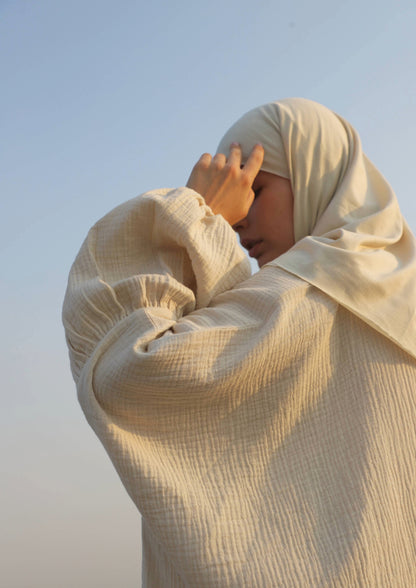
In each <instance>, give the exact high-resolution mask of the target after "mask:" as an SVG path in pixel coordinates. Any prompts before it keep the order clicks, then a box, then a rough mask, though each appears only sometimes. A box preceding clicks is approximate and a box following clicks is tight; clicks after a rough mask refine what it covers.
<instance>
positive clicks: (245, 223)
mask: <svg viewBox="0 0 416 588" xmlns="http://www.w3.org/2000/svg"><path fill="white" fill-rule="evenodd" d="M247 226H248V219H247V217H246V216H245V217H244V218H242V219H241V220H239V221H238V222H236V223H235V224H234V225H233V229H234V231H236V232H237V233H238V232H239V231H241V230H242V229H246V228H247Z"/></svg>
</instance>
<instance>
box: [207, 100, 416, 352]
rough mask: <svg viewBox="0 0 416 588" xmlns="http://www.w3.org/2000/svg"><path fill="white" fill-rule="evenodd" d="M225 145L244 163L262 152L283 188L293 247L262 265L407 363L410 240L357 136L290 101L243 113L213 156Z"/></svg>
mask: <svg viewBox="0 0 416 588" xmlns="http://www.w3.org/2000/svg"><path fill="white" fill-rule="evenodd" d="M233 141H237V142H239V143H240V145H241V147H242V151H243V163H244V161H245V160H246V159H247V157H248V155H249V153H250V151H251V149H252V147H253V145H254V144H255V143H257V142H260V143H262V144H263V146H264V148H265V157H264V162H263V165H262V169H263V170H264V171H267V172H270V173H274V174H276V175H279V176H282V177H285V178H288V179H290V181H291V185H292V190H293V194H294V229H295V241H296V242H295V245H294V246H293V247H292V248H291V249H290V250H289V251H288V252H286V253H285V254H283V255H281V256H280V257H278V258H276V259H275V260H273V261H271V262H269V263H268V264H266V265H268V266H278V267H280V268H283V269H285V270H286V271H288V272H290V273H292V274H294V275H296V276H298V277H300V278H302V279H303V280H305V281H306V282H309V283H310V284H313V285H314V286H316V287H317V288H319V289H320V290H322V291H323V292H325V293H326V294H327V295H328V296H330V297H331V298H333V299H334V300H336V301H337V302H338V303H339V304H341V305H342V306H344V307H345V308H347V309H348V310H350V311H351V312H352V313H354V314H355V315H356V316H358V317H360V318H361V319H362V320H363V321H365V322H366V323H367V324H369V325H371V326H372V327H373V328H375V329H376V330H377V331H379V332H380V333H382V334H384V335H385V336H386V337H388V338H389V339H391V340H392V341H394V342H395V343H396V344H397V345H399V346H400V347H401V348H403V349H404V350H406V351H407V352H408V353H410V354H411V355H413V356H414V357H416V241H415V238H414V236H413V234H412V232H411V231H410V229H409V227H408V225H407V223H406V221H405V220H404V218H403V216H402V214H401V211H400V209H399V205H398V202H397V198H396V196H395V194H394V192H393V190H392V188H391V186H390V185H389V183H388V182H387V181H386V180H385V178H384V177H383V176H382V174H381V173H380V172H379V171H378V170H377V169H376V167H375V166H374V165H373V164H372V163H371V161H369V159H368V158H367V157H366V156H365V154H364V153H363V152H362V147H361V141H360V138H359V135H358V133H357V132H356V130H355V129H354V128H353V127H352V126H351V125H350V124H349V123H348V122H347V121H345V120H344V119H343V118H342V117H340V116H338V115H337V114H335V113H333V112H332V111H330V110H329V109H327V108H325V107H324V106H322V105H320V104H317V103H316V102H313V101H311V100H306V99H301V98H291V99H285V100H281V101H279V102H272V103H269V104H265V105H263V106H260V107H258V108H255V109H253V110H251V111H250V112H248V113H247V114H245V115H244V116H243V117H242V118H241V119H240V120H238V121H237V122H236V123H235V124H234V125H233V126H232V127H231V128H230V129H229V131H228V132H227V133H226V134H225V136H224V137H223V139H222V140H221V142H220V145H219V147H218V150H217V151H218V152H222V153H226V154H228V152H229V146H230V144H231V143H232V142H233ZM263 267H264V266H263Z"/></svg>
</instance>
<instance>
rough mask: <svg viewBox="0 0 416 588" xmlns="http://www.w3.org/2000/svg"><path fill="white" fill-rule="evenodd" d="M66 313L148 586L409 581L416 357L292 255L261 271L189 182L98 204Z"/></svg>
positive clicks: (414, 553) (81, 382)
mask: <svg viewBox="0 0 416 588" xmlns="http://www.w3.org/2000/svg"><path fill="white" fill-rule="evenodd" d="M64 323H65V328H66V334H67V341H68V345H69V349H70V357H71V366H72V371H73V375H74V378H75V381H76V383H77V388H78V395H79V400H80V403H81V405H82V408H83V410H84V412H85V415H86V417H87V419H88V421H89V423H90V424H91V426H92V427H93V429H94V430H95V432H96V433H97V435H98V436H99V438H100V439H101V441H102V443H103V445H104V447H105V448H106V450H107V452H108V454H109V456H110V458H111V460H112V461H113V463H114V465H115V467H116V469H117V471H118V473H119V475H120V478H121V480H122V482H123V484H124V486H125V488H126V490H127V492H128V493H129V495H130V496H131V498H132V500H133V501H134V503H135V504H136V505H137V507H138V509H139V510H140V512H141V513H142V515H143V586H145V587H147V588H170V587H174V588H179V587H181V588H182V587H193V588H213V587H215V588H216V587H219V588H230V587H233V588H242V587H247V588H253V587H262V588H271V587H287V588H292V587H293V588H294V587H305V588H306V587H308V588H309V587H312V586H313V587H336V588H340V587H345V588H351V587H362V588H392V587H397V588H403V587H409V588H410V587H411V586H415V585H416V544H415V539H414V535H415V529H416V509H415V504H416V495H415V489H416V475H415V458H416V432H415V422H416V405H415V390H416V365H415V359H414V358H413V357H412V356H411V354H409V353H406V352H405V351H404V350H402V349H401V348H399V346H398V345H396V344H395V343H393V342H392V341H390V340H389V339H387V338H386V337H385V336H383V335H382V334H381V333H380V332H378V331H376V330H375V329H373V328H372V327H370V326H369V325H368V324H366V323H365V322H363V321H362V320H361V319H360V318H358V317H357V316H356V315H355V314H353V313H351V312H350V311H348V310H347V309H345V308H344V307H343V306H342V305H340V304H338V302H337V301H336V300H334V299H333V298H332V297H330V296H328V295H327V294H326V293H325V292H323V291H322V290H321V289H318V288H316V287H314V286H313V285H311V284H310V283H308V282H306V281H305V280H302V279H300V278H298V277H296V276H295V275H293V274H290V273H288V272H286V271H284V270H283V269H282V268H280V267H277V266H276V265H273V264H269V265H266V266H265V267H263V268H262V269H261V270H260V271H259V272H258V273H256V274H255V275H253V276H250V270H249V266H248V262H247V261H246V259H245V258H244V256H243V254H242V252H241V250H240V249H239V247H238V244H237V241H236V237H235V235H234V233H233V231H232V229H231V227H230V226H229V225H228V224H227V223H226V222H225V221H224V219H223V218H222V217H221V216H215V215H213V214H212V212H211V211H210V209H209V208H208V207H207V206H206V205H205V204H204V201H203V199H202V198H201V197H200V196H198V195H197V194H196V193H195V192H193V191H191V190H188V189H185V188H183V189H179V190H171V191H168V190H162V191H154V192H150V193H147V194H144V195H142V196H140V197H138V198H136V199H134V200H131V201H129V202H127V203H126V204H123V205H121V206H119V207H118V208H116V209H115V210H114V211H112V212H111V213H109V214H108V215H107V216H106V217H104V218H103V219H102V220H101V221H99V222H98V223H97V224H96V225H95V226H94V227H93V228H92V229H91V231H90V232H89V234H88V237H87V239H86V241H85V242H84V244H83V246H82V248H81V250H80V253H79V254H78V257H77V259H76V261H75V263H74V265H73V268H72V270H71V274H70V278H69V284H68V290H67V295H66V299H65V304H64ZM122 582H123V579H122V577H121V578H120V585H122Z"/></svg>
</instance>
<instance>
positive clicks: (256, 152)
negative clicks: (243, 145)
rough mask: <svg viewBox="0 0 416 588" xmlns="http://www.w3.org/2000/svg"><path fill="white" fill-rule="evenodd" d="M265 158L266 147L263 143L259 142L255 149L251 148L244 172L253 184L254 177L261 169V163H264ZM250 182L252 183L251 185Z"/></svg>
mask: <svg viewBox="0 0 416 588" xmlns="http://www.w3.org/2000/svg"><path fill="white" fill-rule="evenodd" d="M263 158H264V148H263V145H260V143H257V145H254V147H253V149H252V150H251V153H250V155H249V156H248V159H247V161H246V163H245V164H244V168H243V170H244V172H245V173H246V174H247V176H248V178H249V179H250V180H251V184H252V183H253V182H254V178H255V177H256V176H257V174H258V173H259V171H260V168H261V164H262V163H263ZM251 184H250V185H251Z"/></svg>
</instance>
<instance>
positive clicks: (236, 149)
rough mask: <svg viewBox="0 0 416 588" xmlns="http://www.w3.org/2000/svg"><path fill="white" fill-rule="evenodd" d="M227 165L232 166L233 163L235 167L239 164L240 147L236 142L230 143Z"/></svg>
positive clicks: (238, 166)
mask: <svg viewBox="0 0 416 588" xmlns="http://www.w3.org/2000/svg"><path fill="white" fill-rule="evenodd" d="M228 165H229V166H230V167H232V166H233V165H235V166H236V167H237V168H240V166H241V147H240V145H239V144H238V143H231V145H230V154H229V156H228Z"/></svg>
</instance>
